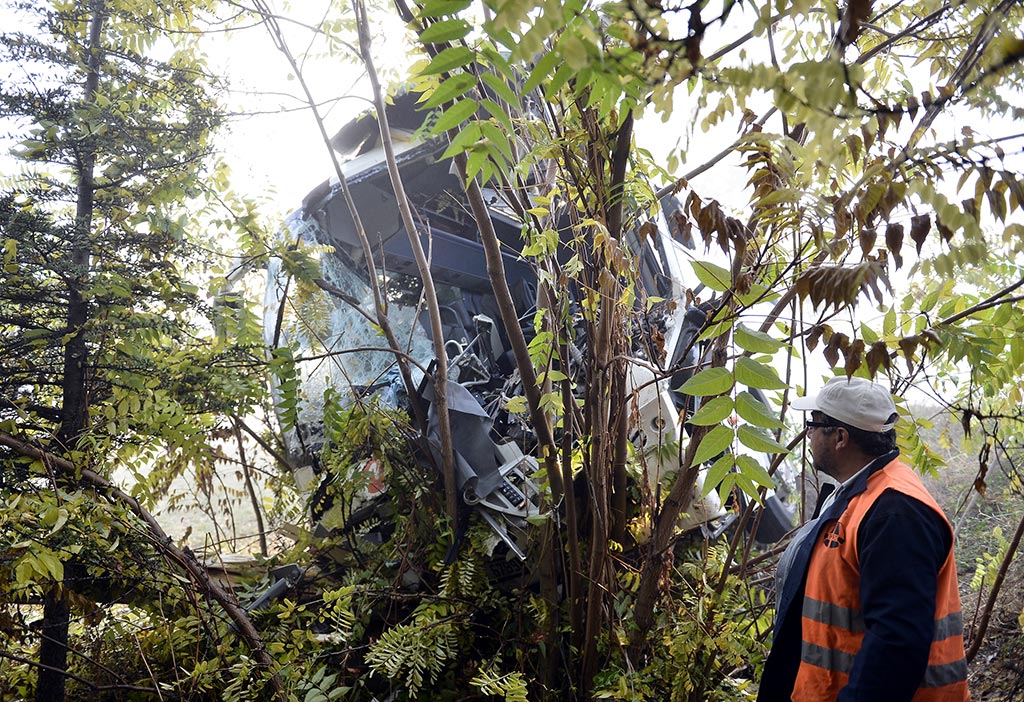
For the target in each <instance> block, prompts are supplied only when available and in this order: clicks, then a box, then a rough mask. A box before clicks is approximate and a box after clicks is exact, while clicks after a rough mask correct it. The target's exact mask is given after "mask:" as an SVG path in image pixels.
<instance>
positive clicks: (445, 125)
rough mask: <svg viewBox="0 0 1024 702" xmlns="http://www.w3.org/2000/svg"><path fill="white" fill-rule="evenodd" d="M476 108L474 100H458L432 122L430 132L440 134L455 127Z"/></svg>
mask: <svg viewBox="0 0 1024 702" xmlns="http://www.w3.org/2000/svg"><path fill="white" fill-rule="evenodd" d="M476 108H477V102H476V100H459V101H458V102H457V103H455V104H454V105H452V106H451V107H449V108H448V109H447V110H445V111H444V114H442V115H441V116H440V117H439V118H438V120H437V122H435V123H434V126H433V127H432V128H431V130H430V131H431V133H432V134H442V133H444V132H446V131H448V130H449V129H453V128H454V127H457V126H458V125H459V124H461V123H462V122H463V121H464V120H466V119H468V118H469V117H470V116H471V115H472V114H473V113H474V112H476Z"/></svg>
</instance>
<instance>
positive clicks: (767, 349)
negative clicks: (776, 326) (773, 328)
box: [733, 323, 782, 353]
mask: <svg viewBox="0 0 1024 702" xmlns="http://www.w3.org/2000/svg"><path fill="white" fill-rule="evenodd" d="M733 339H734V340H735V341H736V345H737V346H739V347H740V348H741V349H743V350H744V351H749V352H750V353H775V352H776V351H778V350H779V349H780V348H782V342H781V341H776V340H775V339H773V338H772V337H770V336H769V335H768V334H765V333H764V332H763V331H758V330H756V329H751V328H749V327H748V326H746V325H745V324H743V323H740V324H738V325H736V331H735V332H734V333H733Z"/></svg>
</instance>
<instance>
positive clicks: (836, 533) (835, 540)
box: [821, 521, 846, 548]
mask: <svg viewBox="0 0 1024 702" xmlns="http://www.w3.org/2000/svg"><path fill="white" fill-rule="evenodd" d="M845 541H846V536H845V535H844V534H843V523H842V522H839V521H837V522H836V523H835V524H834V525H833V526H832V528H831V529H829V530H828V531H826V532H825V536H824V537H823V538H822V540H821V543H823V544H825V545H826V546H828V547H829V548H839V547H840V546H842V545H843V543H844V542H845Z"/></svg>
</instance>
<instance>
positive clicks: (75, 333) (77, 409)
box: [36, 0, 106, 702]
mask: <svg viewBox="0 0 1024 702" xmlns="http://www.w3.org/2000/svg"><path fill="white" fill-rule="evenodd" d="M105 12H106V8H105V6H104V0H93V2H92V20H91V26H90V28H89V46H88V51H89V61H88V73H87V74H86V79H85V86H84V91H83V94H82V105H83V106H88V105H89V104H91V103H92V100H93V97H94V96H95V94H96V91H97V89H98V88H99V81H100V62H101V60H102V50H101V47H100V41H101V39H102V30H103V20H104V15H105ZM95 166H96V147H95V145H94V144H93V143H90V142H88V141H87V142H85V143H84V144H83V151H82V154H81V158H80V160H79V166H78V173H77V180H78V188H77V190H78V192H77V202H76V206H75V225H74V229H73V231H72V241H71V252H70V261H71V267H72V274H71V276H70V278H69V280H70V283H69V286H68V309H67V327H66V329H65V330H64V333H65V338H67V339H68V341H67V343H66V345H65V346H64V367H63V378H62V381H61V383H62V387H61V391H62V401H61V424H60V428H59V430H58V431H57V441H58V444H59V445H60V451H61V452H63V453H65V454H66V455H68V456H71V452H72V451H73V450H74V449H75V445H76V443H77V442H78V438H79V437H80V436H81V434H82V432H83V431H84V430H85V427H86V423H87V422H88V392H87V388H86V360H87V357H88V349H87V347H86V339H85V334H84V328H85V325H86V322H88V319H89V304H88V302H87V301H86V299H85V295H84V294H83V292H84V288H85V286H86V283H87V281H88V278H89V258H90V256H91V253H92V250H91V245H90V237H91V233H92V213H93V197H94V186H93V170H94V169H95ZM55 487H56V486H55ZM62 588H63V585H62V584H56V585H55V587H54V588H53V590H51V592H49V593H48V594H47V595H46V598H45V601H44V604H43V620H42V626H41V635H42V639H41V641H40V643H39V663H40V666H39V678H38V682H37V685H36V700H37V702H62V701H63V700H64V684H65V679H66V676H65V675H64V673H63V671H65V670H66V669H67V661H68V628H69V626H70V623H71V619H70V612H69V608H68V603H67V600H66V598H65V596H64V593H63V589H62Z"/></svg>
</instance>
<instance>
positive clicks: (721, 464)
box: [700, 453, 736, 497]
mask: <svg viewBox="0 0 1024 702" xmlns="http://www.w3.org/2000/svg"><path fill="white" fill-rule="evenodd" d="M735 458H736V457H735V456H734V455H733V454H731V453H727V454H725V455H724V456H722V457H721V458H719V459H718V460H717V461H715V463H714V465H712V466H711V467H710V468H708V472H707V475H705V476H704V489H703V490H701V492H700V496H701V497H707V496H708V494H710V493H711V491H712V490H714V489H715V488H716V487H718V486H719V485H720V484H721V482H722V480H724V479H725V476H726V475H727V474H728V473H729V471H731V470H732V467H733V466H734V465H735V463H736V461H735Z"/></svg>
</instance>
